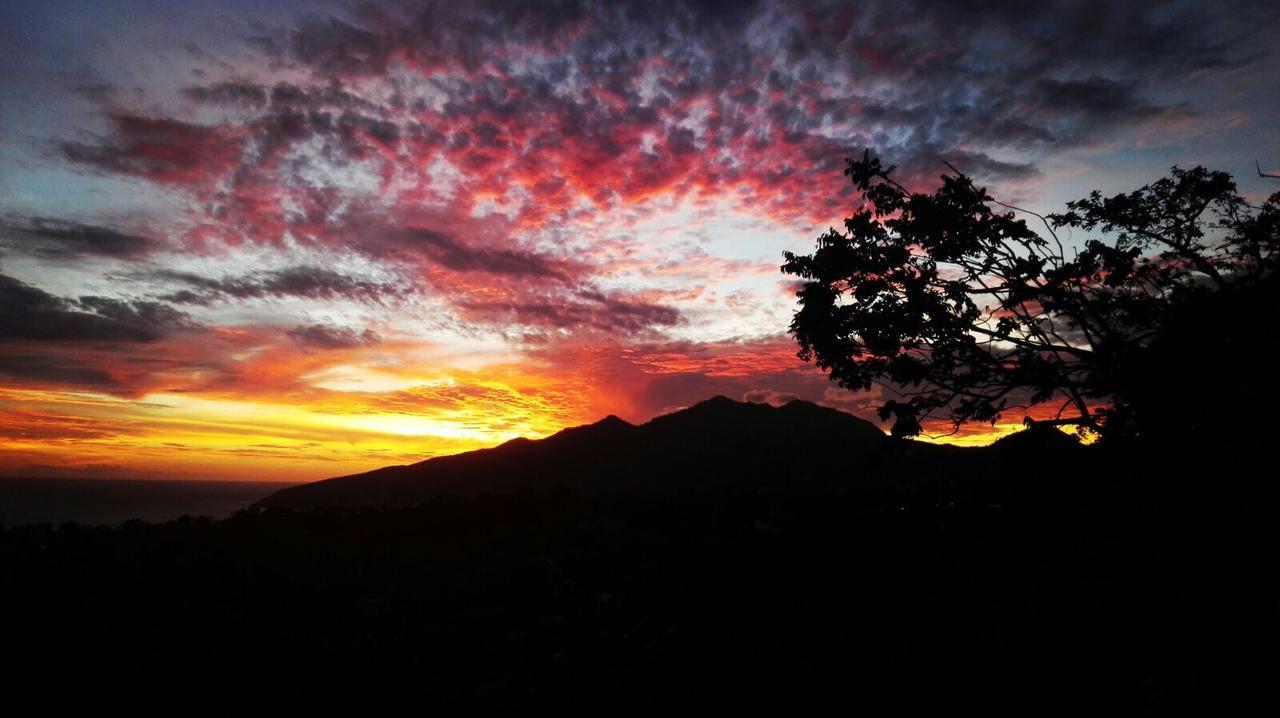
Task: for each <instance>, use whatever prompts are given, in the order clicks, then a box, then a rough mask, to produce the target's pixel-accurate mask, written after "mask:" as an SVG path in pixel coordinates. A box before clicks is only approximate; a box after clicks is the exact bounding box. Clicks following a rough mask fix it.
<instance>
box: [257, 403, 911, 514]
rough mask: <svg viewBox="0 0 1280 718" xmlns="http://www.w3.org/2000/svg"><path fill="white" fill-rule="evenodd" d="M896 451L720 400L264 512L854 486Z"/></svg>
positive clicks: (853, 433) (868, 432)
mask: <svg viewBox="0 0 1280 718" xmlns="http://www.w3.org/2000/svg"><path fill="white" fill-rule="evenodd" d="M889 443H891V442H890V440H889V438H888V437H887V436H885V434H884V433H883V432H881V431H880V430H879V429H878V428H876V426H875V425H873V424H871V423H870V422H867V421H864V420H862V419H859V418H857V417H854V416H851V415H849V414H846V413H844V412H841V411H837V410H835V409H828V408H825V407H821V406H818V405H816V404H811V403H809V402H805V401H793V402H791V403H789V404H786V405H785V406H782V407H772V406H769V405H766V404H746V403H742V402H737V401H733V400H731V399H728V398H725V397H723V396H718V397H715V398H713V399H708V400H707V401H704V402H701V403H699V404H696V405H694V406H691V407H689V408H687V409H684V410H681V411H677V412H675V413H672V414H667V415H664V416H659V417H657V418H655V419H653V420H652V421H649V422H648V423H645V424H642V425H632V424H629V423H627V422H626V421H623V420H622V419H619V418H618V417H616V416H609V417H606V418H604V419H602V420H600V421H598V422H596V423H594V424H588V425H585V426H577V427H573V428H570V429H565V430H563V431H560V432H559V433H556V434H554V435H552V436H549V437H547V438H545V439H541V440H536V441H534V440H529V439H513V440H511V441H508V442H506V443H505V444H502V445H500V446H496V447H494V448H491V449H481V450H478V451H469V452H466V453H463V454H456V455H453V456H441V457H437V458H433V459H428V460H426V461H422V462H419V463H416V464H411V465H408V466H390V467H387V468H383V469H377V470H374V471H370V472H367V473H363V474H355V475H352V476H343V477H339V478H334V479H328V480H325V481H318V482H315V483H311V484H304V485H302V486H295V487H292V488H288V489H283V490H281V491H278V492H276V493H275V494H272V495H271V496H269V497H267V498H265V499H263V500H262V501H260V502H258V503H257V504H255V506H256V507H258V508H264V507H282V508H316V507H354V506H411V505H416V504H420V503H423V502H425V501H427V500H429V499H431V498H434V497H436V496H442V495H446V494H453V495H458V496H476V495H480V494H485V493H489V494H499V493H511V492H516V491H520V490H522V489H534V488H554V487H557V486H563V487H566V488H570V489H574V490H578V491H584V492H592V493H596V492H672V491H675V492H679V491H687V490H697V489H705V488H711V487H717V486H727V485H735V486H752V485H765V484H769V483H774V482H778V481H786V480H805V479H808V480H813V479H830V478H836V479H842V478H853V477H855V476H856V475H857V474H858V473H859V471H860V469H861V468H863V467H864V466H866V465H867V464H868V462H871V461H873V460H874V458H875V457H877V456H879V455H880V454H881V453H882V452H883V450H884V449H886V448H887V445H888V444H889Z"/></svg>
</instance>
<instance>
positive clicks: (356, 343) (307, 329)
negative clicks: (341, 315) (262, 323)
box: [287, 324, 382, 349]
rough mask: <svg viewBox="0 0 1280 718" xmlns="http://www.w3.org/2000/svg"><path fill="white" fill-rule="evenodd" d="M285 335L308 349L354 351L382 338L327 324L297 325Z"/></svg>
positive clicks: (374, 333) (369, 330) (366, 330)
mask: <svg viewBox="0 0 1280 718" xmlns="http://www.w3.org/2000/svg"><path fill="white" fill-rule="evenodd" d="M287 334H288V335H289V337H290V338H292V339H293V340H294V341H295V342H297V343H298V345H299V346H302V347H306V348H309V349H355V348H357V347H363V346H371V345H374V344H377V343H379V342H381V341H382V337H380V336H378V334H377V332H375V331H373V330H372V329H365V330H364V331H356V330H355V329H350V328H347V327H333V326H329V325H327V324H311V325H307V326H303V325H298V326H296V327H294V328H293V329H290V330H289V331H288V332H287Z"/></svg>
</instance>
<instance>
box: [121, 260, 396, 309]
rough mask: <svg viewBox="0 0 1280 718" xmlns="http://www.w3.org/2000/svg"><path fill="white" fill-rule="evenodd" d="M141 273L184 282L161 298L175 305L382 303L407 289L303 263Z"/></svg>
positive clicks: (159, 278)
mask: <svg viewBox="0 0 1280 718" xmlns="http://www.w3.org/2000/svg"><path fill="white" fill-rule="evenodd" d="M142 276H144V277H145V278H148V279H153V280H159V281H163V282H171V283H175V284H179V285H185V286H186V287H187V288H186V289H181V290H178V291H175V292H172V293H169V294H166V295H164V296H163V297H161V298H162V299H165V300H167V301H170V302H175V303H177V304H211V303H213V302H215V301H226V300H229V299H260V298H263V297H301V298H304V299H336V298H343V299H353V300H357V301H362V302H370V303H383V302H385V301H386V300H389V299H394V298H398V297H402V296H404V295H406V294H407V293H408V292H409V289H408V287H406V286H404V285H400V284H392V283H387V282H376V281H371V280H368V279H361V278H357V277H352V276H350V275H347V274H342V273H341V272H335V271H333V270H330V269H325V268H323V267H311V266H305V265H304V266H297V267H288V268H286V269H276V270H269V271H264V272H255V273H252V274H247V275H243V276H239V277H234V276H224V277H222V278H219V279H213V278H210V277H205V276H203V275H199V274H194V273H191V272H178V271H173V270H158V271H154V272H149V273H147V274H145V275H142Z"/></svg>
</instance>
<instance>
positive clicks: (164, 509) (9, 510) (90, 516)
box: [0, 477, 297, 528]
mask: <svg viewBox="0 0 1280 718" xmlns="http://www.w3.org/2000/svg"><path fill="white" fill-rule="evenodd" d="M296 485H297V483H296V482H289V483H284V482H270V481H190V480H153V479H67V478H4V477H0V525H2V526H4V527H5V528H11V527H14V526H25V525H30V524H39V523H49V524H53V525H55V526H56V525H59V524H62V523H66V522H74V523H78V524H84V525H88V526H118V525H120V524H122V523H124V522H126V521H128V520H130V519H139V520H142V521H146V522H149V523H157V522H163V521H171V520H173V519H177V518H180V517H182V516H212V517H214V518H223V517H226V516H229V515H231V514H232V513H234V512H236V511H238V510H240V509H242V508H245V507H246V506H248V505H250V504H252V503H254V502H255V501H257V500H259V499H262V498H263V497H265V496H268V495H270V494H271V493H272V492H275V491H279V490H280V489H283V488H286V487H289V486H296Z"/></svg>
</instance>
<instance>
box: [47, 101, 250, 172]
mask: <svg viewBox="0 0 1280 718" xmlns="http://www.w3.org/2000/svg"><path fill="white" fill-rule="evenodd" d="M107 120H108V122H109V123H110V124H111V128H112V134H110V135H108V136H107V137H104V138H101V139H100V141H98V142H95V143H86V142H78V141H65V142H62V143H60V145H59V147H60V148H61V150H62V154H63V156H64V157H66V159H68V160H70V161H71V162H73V163H76V164H79V165H84V166H86V167H89V168H91V169H95V170H98V171H101V172H107V173H115V174H123V175H131V176H135V177H142V178H144V179H148V180H151V181H152V182H157V183H161V184H175V185H196V184H206V183H208V182H210V181H211V180H212V179H216V178H220V177H222V176H224V175H225V174H226V172H227V171H229V170H230V169H231V168H232V167H233V166H234V164H235V163H236V162H237V160H238V158H239V155H240V149H241V142H240V140H239V138H238V137H236V135H235V133H234V132H232V131H229V130H227V129H226V128H223V127H216V126H206V125H196V124H191V123H189V122H183V121H180V120H177V119H173V118H168V117H147V116H143V115H138V114H130V113H125V112H119V111H115V110H113V111H110V112H108V114H107Z"/></svg>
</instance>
